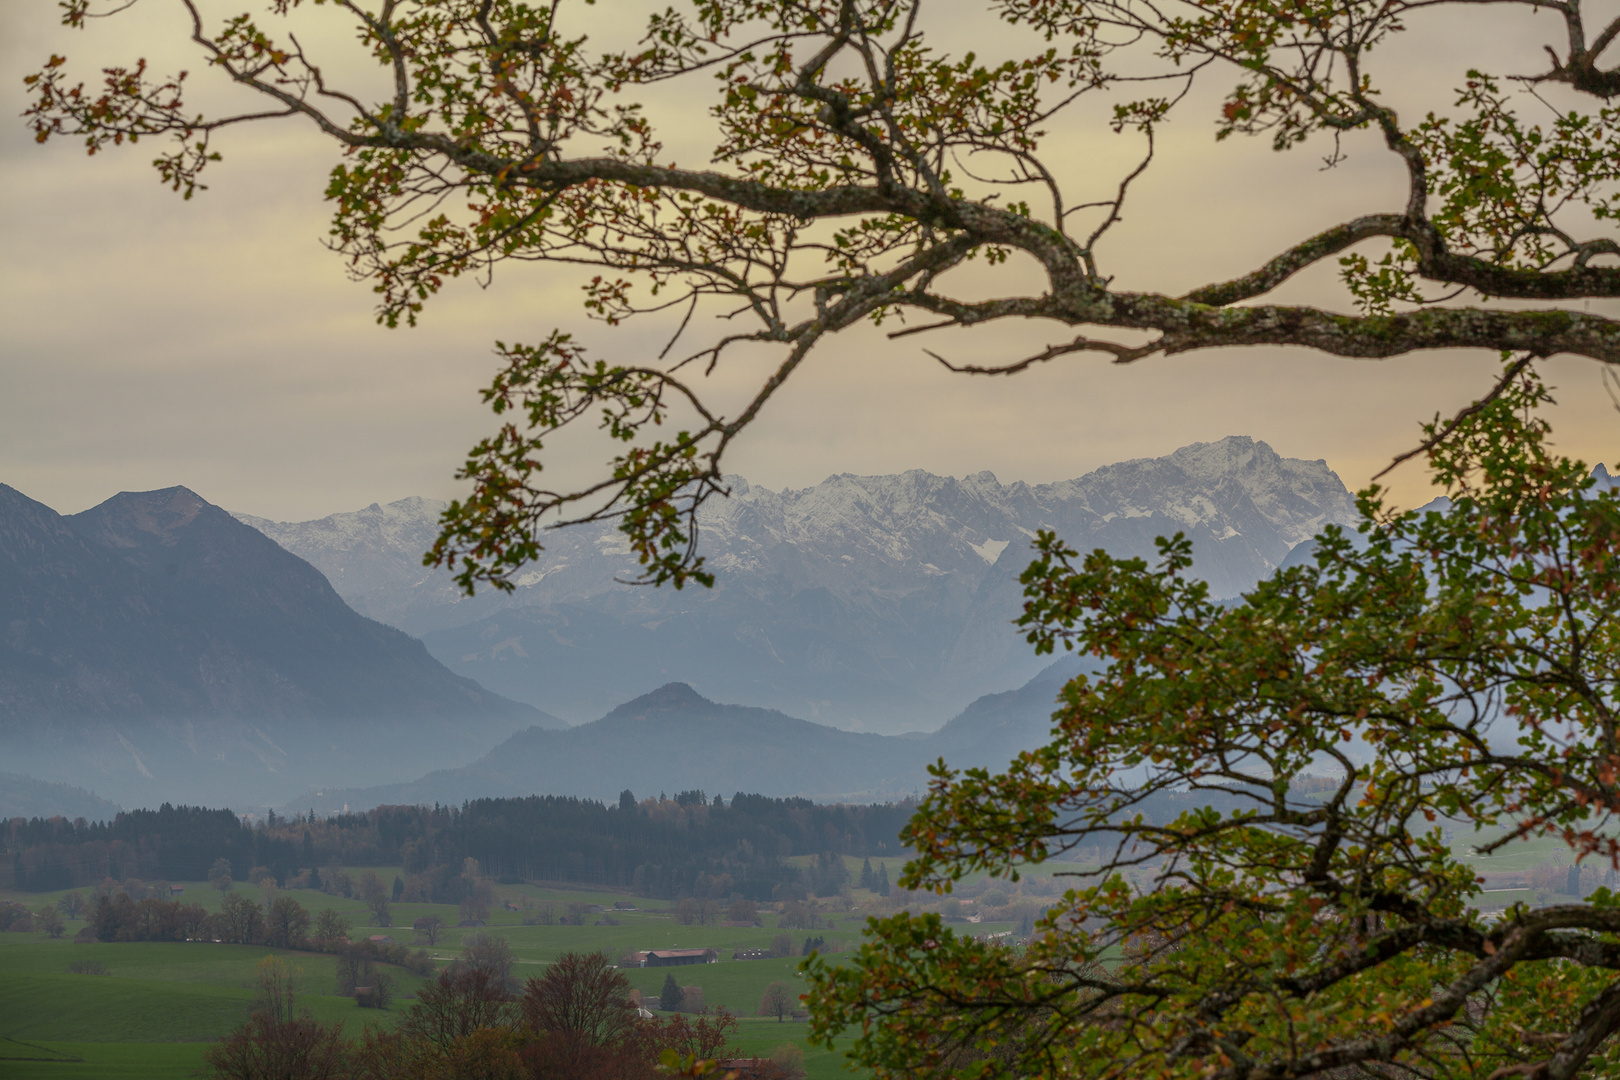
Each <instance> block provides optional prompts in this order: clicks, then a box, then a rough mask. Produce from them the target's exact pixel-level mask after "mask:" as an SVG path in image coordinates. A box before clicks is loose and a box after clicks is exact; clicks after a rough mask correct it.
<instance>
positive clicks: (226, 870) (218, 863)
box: [208, 859, 235, 892]
mask: <svg viewBox="0 0 1620 1080" xmlns="http://www.w3.org/2000/svg"><path fill="white" fill-rule="evenodd" d="M208 884H210V885H212V886H213V887H214V888H216V889H218V890H219V891H220V892H230V891H231V886H232V885H234V884H235V882H234V881H232V880H231V863H230V860H229V859H215V860H214V865H212V866H210V867H209V868H208Z"/></svg>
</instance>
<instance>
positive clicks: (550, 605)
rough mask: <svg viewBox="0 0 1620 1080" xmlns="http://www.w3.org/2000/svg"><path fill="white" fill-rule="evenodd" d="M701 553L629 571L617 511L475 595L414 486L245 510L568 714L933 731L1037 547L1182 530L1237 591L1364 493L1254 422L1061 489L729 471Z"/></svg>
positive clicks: (1008, 608)
mask: <svg viewBox="0 0 1620 1080" xmlns="http://www.w3.org/2000/svg"><path fill="white" fill-rule="evenodd" d="M726 482H727V484H728V486H729V487H730V488H731V492H732V494H731V497H730V498H726V499H715V500H712V501H710V502H709V503H707V504H705V507H704V510H703V512H702V515H701V518H700V525H701V536H700V541H699V548H700V551H701V553H702V554H703V555H704V556H705V557H706V558H707V559H708V563H709V566H710V567H711V568H712V569H714V570H715V572H716V573H717V575H718V578H719V585H718V587H717V588H716V589H714V590H704V589H684V590H681V591H679V592H677V591H675V590H672V589H649V588H637V587H627V586H623V585H620V584H617V583H616V581H615V579H616V578H624V577H627V576H633V575H634V573H635V572H636V570H637V567H636V565H635V562H634V558H633V556H632V555H631V554H630V552H629V549H628V547H627V545H626V544H625V542H624V538H623V536H622V535H620V534H619V533H618V531H617V530H616V528H615V527H614V526H613V524H612V523H603V524H599V525H593V526H582V527H575V528H569V529H561V530H556V531H553V532H550V533H548V534H547V535H546V536H545V542H546V545H547V549H546V551H545V553H544V554H543V555H542V557H541V558H540V560H539V561H537V562H536V563H535V564H534V565H533V566H531V567H528V568H525V569H524V570H522V571H521V572H519V573H518V574H517V575H516V577H515V579H514V581H515V584H516V586H517V588H516V590H515V592H514V593H513V594H511V595H507V594H493V595H491V594H488V593H486V594H481V595H479V596H477V597H474V598H471V599H469V598H467V597H465V596H463V595H462V594H461V593H460V592H459V591H458V590H457V589H456V587H455V585H454V583H453V582H452V581H451V578H450V575H449V574H447V573H445V572H444V571H442V570H430V569H427V568H424V567H423V566H422V565H421V555H422V552H423V551H425V550H427V549H428V547H430V546H431V545H432V543H433V540H434V538H435V536H436V535H437V532H438V525H437V516H438V512H439V510H440V509H441V505H440V504H435V503H431V502H429V501H426V500H414V501H412V500H400V501H398V502H394V503H389V504H386V505H384V506H373V507H368V508H366V509H365V510H361V511H357V512H355V513H352V514H336V515H332V516H330V517H327V518H323V519H320V520H319V521H311V522H297V523H276V522H265V521H262V520H261V519H256V518H246V517H244V519H243V520H245V521H248V522H249V523H250V524H253V525H254V526H255V527H257V528H260V529H261V530H263V531H264V532H265V533H266V534H267V535H269V536H270V537H272V538H273V539H275V540H276V541H277V542H278V543H280V544H282V545H283V546H285V547H287V548H288V549H289V550H291V551H294V552H296V553H297V554H299V555H301V556H302V557H304V558H306V559H308V560H309V561H310V562H312V563H314V564H315V565H316V566H318V567H320V568H321V570H322V571H323V572H324V573H325V574H326V576H327V578H328V579H329V580H330V581H331V582H332V584H333V585H334V587H336V588H337V590H338V591H339V593H340V594H341V595H342V596H343V597H344V598H345V599H346V600H348V602H349V603H350V604H351V605H352V606H354V607H355V608H356V610H358V611H361V612H363V613H365V614H367V615H370V616H372V617H373V618H377V619H379V620H382V621H384V622H388V623H391V624H392V625H395V626H398V627H401V628H402V629H405V630H407V631H409V632H411V633H415V634H421V635H423V638H424V640H425V641H426V643H427V645H428V647H429V649H430V650H432V651H433V653H434V655H435V656H437V657H439V658H440V659H442V660H443V661H444V662H445V663H446V664H447V665H449V666H450V667H451V668H452V669H454V670H457V671H460V672H462V673H464V674H467V675H468V676H469V677H473V678H476V679H478V680H480V681H481V682H483V683H484V684H485V685H488V686H491V687H492V688H493V689H496V690H497V691H498V692H501V693H504V694H507V695H508V696H512V697H516V698H518V699H520V700H525V701H529V702H531V703H533V704H536V705H537V706H539V707H541V708H544V709H547V710H548V711H551V712H555V713H559V714H560V715H564V716H566V717H568V718H569V719H571V720H574V721H585V720H589V719H591V718H592V717H594V716H599V715H601V714H602V712H603V711H605V710H607V709H609V708H611V707H612V706H613V705H614V704H615V703H617V702H620V701H624V700H625V699H626V698H628V697H633V696H635V695H637V694H644V693H647V692H649V691H652V690H653V689H655V688H658V687H662V686H664V685H665V684H667V683H669V682H670V681H671V680H672V679H675V680H689V681H691V682H695V683H697V684H698V685H701V686H703V687H704V688H705V689H706V690H708V691H710V692H711V693H714V694H716V695H718V696H719V697H720V698H721V699H722V700H728V701H735V702H738V703H739V704H746V705H755V706H763V707H768V708H778V709H782V710H784V711H786V712H788V713H790V714H793V715H799V716H805V717H808V718H811V719H816V720H822V721H827V722H832V723H847V724H850V725H852V726H854V725H861V726H863V727H864V728H865V729H866V730H896V729H902V728H904V727H910V726H921V725H923V724H927V725H929V726H935V725H937V723H938V719H937V718H938V716H939V715H940V714H941V713H946V714H948V713H952V712H955V711H957V710H959V709H960V708H961V706H962V705H964V704H966V702H967V701H969V700H972V699H973V698H974V697H976V696H978V695H980V694H983V693H987V692H991V691H996V690H1002V689H1005V688H1006V687H1007V686H1010V685H1018V684H1019V683H1022V682H1023V681H1024V680H1026V679H1028V678H1029V677H1030V676H1032V675H1033V674H1034V673H1035V671H1036V670H1038V668H1039V665H1038V664H1037V663H1036V661H1035V659H1034V657H1033V656H1032V654H1031V653H1030V652H1029V648H1028V646H1027V644H1026V643H1024V642H1023V640H1022V639H1021V638H1020V637H1019V636H1018V635H1017V633H1016V632H1015V631H1014V629H1013V627H1012V620H1013V619H1014V618H1015V617H1016V616H1017V614H1018V613H1019V611H1020V610H1021V606H1022V595H1021V587H1020V586H1019V584H1018V580H1017V579H1018V574H1019V572H1020V571H1021V570H1022V569H1023V567H1024V566H1025V565H1027V564H1028V562H1029V559H1030V550H1029V542H1030V540H1031V539H1032V538H1033V537H1034V536H1035V534H1036V532H1037V531H1038V530H1041V529H1051V530H1054V531H1055V532H1056V533H1057V534H1058V535H1059V536H1060V537H1062V538H1063V539H1064V540H1065V541H1067V542H1068V543H1069V544H1071V545H1072V546H1074V547H1076V548H1078V549H1080V550H1082V551H1084V550H1089V549H1091V548H1095V547H1103V548H1106V549H1108V550H1109V551H1112V552H1114V553H1115V554H1118V555H1123V556H1132V555H1141V556H1146V557H1149V558H1151V557H1153V556H1154V554H1155V547H1154V538H1155V537H1157V536H1161V535H1170V534H1172V533H1175V532H1177V531H1181V532H1185V533H1186V534H1187V536H1188V537H1189V538H1190V539H1191V540H1192V542H1193V555H1194V571H1195V572H1196V573H1198V574H1200V575H1201V576H1202V577H1204V578H1205V579H1206V580H1207V581H1208V582H1209V584H1210V588H1211V590H1212V591H1213V592H1214V594H1215V595H1216V596H1232V595H1235V594H1236V593H1238V592H1239V591H1241V590H1243V589H1245V588H1248V587H1249V586H1251V585H1252V584H1253V583H1254V582H1255V581H1257V580H1259V578H1260V577H1261V576H1263V575H1264V574H1267V573H1269V572H1270V571H1271V570H1273V569H1275V568H1276V567H1277V566H1278V565H1280V564H1281V563H1282V561H1283V560H1284V559H1285V558H1286V557H1287V555H1288V552H1289V551H1290V550H1291V549H1293V548H1294V547H1295V546H1296V545H1297V544H1298V543H1300V542H1301V541H1302V540H1305V539H1307V538H1309V537H1310V536H1313V535H1315V533H1316V532H1317V531H1319V530H1320V529H1321V527H1322V526H1323V525H1325V524H1327V523H1329V522H1348V521H1351V520H1353V517H1354V503H1353V500H1352V499H1351V497H1350V493H1349V492H1348V491H1346V490H1345V488H1344V485H1343V484H1342V483H1341V482H1340V481H1339V478H1338V477H1337V476H1335V475H1334V474H1333V472H1332V470H1331V469H1329V468H1328V467H1327V464H1326V463H1325V462H1323V461H1314V462H1313V461H1300V460H1296V459H1290V458H1284V457H1282V456H1281V455H1280V454H1278V453H1277V452H1276V451H1275V450H1274V449H1273V448H1272V447H1270V446H1268V445H1267V444H1266V443H1264V442H1261V441H1258V440H1255V439H1252V438H1248V437H1245V436H1233V437H1229V438H1225V439H1220V440H1217V441H1214V442H1207V443H1193V444H1189V445H1187V446H1184V447H1182V448H1180V449H1179V450H1177V451H1175V452H1174V453H1172V454H1168V455H1166V456H1164V457H1160V458H1142V459H1137V460H1133V461H1124V462H1119V463H1117V464H1114V465H1108V466H1105V467H1103V468H1100V469H1096V470H1094V471H1092V472H1090V473H1087V474H1085V475H1084V476H1080V477H1076V478H1075V479H1072V480H1065V481H1060V482H1057V483H1050V484H1036V485H1031V484H1026V483H1023V482H1018V481H1014V482H1010V483H1003V482H1002V481H1001V480H999V479H998V478H997V477H996V476H995V474H994V473H991V472H989V471H981V472H977V473H973V474H971V475H968V476H965V477H961V478H957V477H952V476H939V475H935V474H933V473H929V472H926V471H924V470H921V469H912V470H908V471H906V472H903V473H897V474H892V475H882V476H863V475H857V474H854V473H847V472H846V473H836V474H834V475H831V476H829V477H827V478H826V479H825V480H823V481H822V482H821V483H819V484H816V485H814V486H812V487H807V488H782V489H771V488H767V487H764V486H761V485H758V484H751V483H750V482H749V481H747V480H746V479H744V478H743V477H740V476H728V477H727V478H726Z"/></svg>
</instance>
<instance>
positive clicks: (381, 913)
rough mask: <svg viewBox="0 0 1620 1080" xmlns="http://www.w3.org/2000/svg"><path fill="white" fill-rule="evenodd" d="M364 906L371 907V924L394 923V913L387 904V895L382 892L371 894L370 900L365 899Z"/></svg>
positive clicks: (387, 924)
mask: <svg viewBox="0 0 1620 1080" xmlns="http://www.w3.org/2000/svg"><path fill="white" fill-rule="evenodd" d="M366 907H368V908H370V909H371V919H372V923H371V924H372V925H373V926H393V925H394V913H393V911H392V909H391V908H390V906H389V903H388V897H386V896H384V895H383V894H382V893H378V894H377V895H376V896H373V897H372V898H371V899H370V900H368V901H366Z"/></svg>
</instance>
